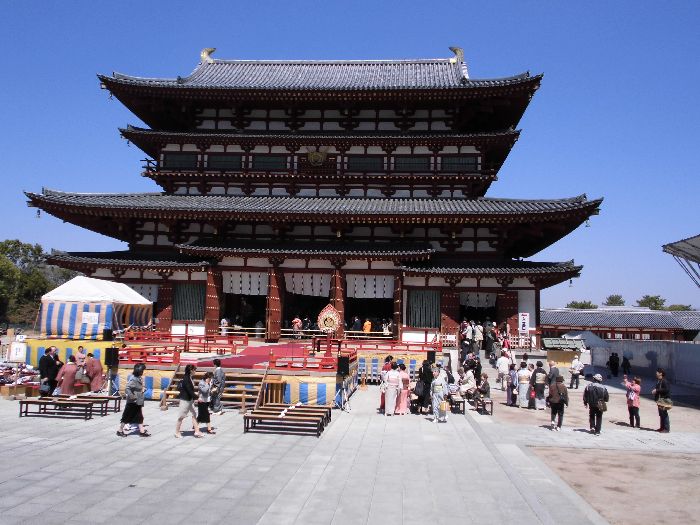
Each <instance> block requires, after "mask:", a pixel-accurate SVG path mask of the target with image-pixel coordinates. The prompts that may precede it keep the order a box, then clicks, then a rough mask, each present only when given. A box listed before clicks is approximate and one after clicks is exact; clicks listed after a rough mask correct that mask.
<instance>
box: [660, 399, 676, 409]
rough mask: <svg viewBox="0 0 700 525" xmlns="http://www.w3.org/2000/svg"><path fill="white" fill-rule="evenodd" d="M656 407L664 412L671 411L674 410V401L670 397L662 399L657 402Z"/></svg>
mask: <svg viewBox="0 0 700 525" xmlns="http://www.w3.org/2000/svg"><path fill="white" fill-rule="evenodd" d="M656 406H658V407H659V408H661V409H663V410H671V409H672V408H673V401H671V398H670V397H660V398H659V399H657V400H656Z"/></svg>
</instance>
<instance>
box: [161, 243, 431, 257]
mask: <svg viewBox="0 0 700 525" xmlns="http://www.w3.org/2000/svg"><path fill="white" fill-rule="evenodd" d="M308 244H310V245H311V244H312V243H308ZM175 247H176V248H177V249H178V250H180V253H183V254H188V255H193V256H200V257H213V258H217V259H222V258H224V257H284V258H289V259H305V260H311V259H343V260H369V261H423V260H426V259H428V258H430V256H431V254H433V253H434V252H435V250H434V249H432V248H425V249H406V250H400V249H395V248H394V249H392V248H387V249H385V250H384V249H382V248H381V245H380V244H377V245H376V247H375V248H374V249H366V250H353V249H351V248H346V249H342V248H338V249H334V248H324V247H323V246H322V245H318V244H317V245H315V246H313V247H309V248H305V247H304V244H302V243H299V247H297V248H275V247H274V246H273V245H269V246H261V247H260V248H253V247H244V246H242V247H231V248H227V247H217V246H192V245H188V244H179V245H176V246H175Z"/></svg>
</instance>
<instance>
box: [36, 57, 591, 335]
mask: <svg viewBox="0 0 700 525" xmlns="http://www.w3.org/2000/svg"><path fill="white" fill-rule="evenodd" d="M450 50H451V53H452V55H451V56H448V57H447V58H438V59H410V60H404V59H401V60H292V61H281V60H223V59H218V58H214V56H213V54H214V51H215V50H214V49H212V48H207V49H205V50H203V51H202V52H201V55H200V62H199V64H198V65H197V66H196V67H195V69H194V71H193V72H192V73H191V74H189V75H187V76H176V77H174V78H142V77H135V76H129V75H124V74H119V73H114V74H112V75H98V78H99V81H100V85H101V87H102V88H103V89H105V90H107V91H108V92H109V93H110V95H111V96H113V97H114V98H116V99H117V100H119V101H120V102H121V103H122V104H123V105H124V106H125V107H126V108H128V110H129V111H131V112H132V113H133V115H134V116H135V117H137V118H138V119H140V120H141V121H142V122H143V123H144V124H145V125H139V126H127V127H126V128H124V129H120V133H121V135H122V136H123V137H124V138H125V139H126V140H128V141H129V142H130V143H131V144H134V145H135V146H137V147H138V148H140V149H141V150H142V151H143V152H144V153H145V155H146V156H147V157H148V158H147V160H146V161H145V166H144V171H143V172H142V176H144V177H147V178H150V179H151V180H152V181H153V183H154V185H157V186H158V187H160V191H154V192H152V193H118V194H112V193H110V194H103V193H68V192H64V191H58V190H49V189H44V190H43V191H42V192H41V193H30V192H28V193H27V197H28V199H29V204H30V206H33V207H37V208H40V209H41V210H43V211H45V212H46V213H49V214H51V215H53V216H55V217H58V218H59V219H62V220H63V221H65V222H69V223H71V224H74V225H76V226H79V227H81V228H87V229H89V230H91V231H94V232H97V233H100V234H103V235H107V236H109V237H112V238H114V239H117V240H119V241H123V242H125V243H127V244H128V249H126V250H122V251H114V252H106V253H105V252H102V253H98V252H69V253H63V252H58V253H55V254H53V255H52V257H51V259H50V262H52V263H53V264H57V265H59V266H61V267H64V268H70V269H74V270H78V271H80V272H83V273H84V274H85V275H88V276H91V277H97V278H103V279H108V280H112V281H117V282H123V283H126V284H128V285H129V286H131V287H132V288H133V289H134V290H136V291H138V292H139V293H141V294H142V295H144V296H145V297H147V298H150V299H151V300H152V301H154V312H153V316H154V319H155V323H156V326H157V328H158V329H159V330H162V331H172V333H183V331H187V332H188V333H200V334H213V333H216V332H217V331H218V330H219V324H220V320H221V319H222V318H228V319H235V320H236V322H237V323H238V324H239V325H240V326H241V327H242V328H244V329H245V330H247V331H248V333H249V335H252V336H258V337H261V338H265V339H266V340H267V341H278V340H279V339H280V338H285V337H287V336H291V335H292V331H291V324H290V323H291V320H292V319H293V318H295V317H300V318H303V317H310V318H311V319H315V317H316V315H317V314H318V312H319V311H320V310H321V309H322V308H324V307H325V306H326V305H328V304H329V303H330V304H331V305H333V306H334V307H335V308H336V309H337V310H338V312H339V313H340V315H341V317H342V318H344V319H345V321H346V326H345V327H342V326H341V328H340V329H339V333H337V334H336V336H337V337H342V336H343V333H342V332H343V330H346V331H347V330H351V328H352V326H353V323H354V322H355V321H354V320H355V319H356V318H359V319H360V320H361V321H365V319H372V320H373V322H374V323H378V322H382V324H383V325H386V324H389V326H390V327H391V336H392V337H393V338H395V339H397V340H400V341H426V342H429V341H433V340H435V338H437V337H440V338H447V339H446V340H454V334H455V332H456V330H457V326H458V324H459V322H460V321H461V320H462V319H463V318H468V319H474V320H478V321H483V320H484V319H486V318H490V319H491V320H493V321H498V322H507V323H508V326H509V327H510V328H511V333H513V334H517V333H518V332H519V331H520V333H521V335H522V328H523V327H522V326H518V318H519V315H518V314H520V313H527V314H529V326H528V327H526V331H527V334H526V335H527V336H528V339H529V338H531V337H532V336H534V337H535V339H536V338H537V336H538V325H539V311H540V306H539V303H540V292H541V290H543V289H545V288H547V287H550V286H553V285H556V284H558V283H561V282H564V281H568V280H569V279H571V278H573V277H577V276H578V275H579V274H580V272H581V266H577V265H575V264H574V262H573V261H564V262H541V261H535V260H531V259H530V258H531V257H533V256H535V255H536V254H537V253H538V252H540V251H541V250H543V249H544V248H546V247H547V246H549V245H551V244H552V243H554V242H556V241H557V240H559V239H561V238H562V237H564V236H565V235H567V234H569V233H570V232H571V231H573V230H574V229H576V228H577V227H579V226H580V225H581V224H582V223H583V222H584V221H586V220H587V219H588V218H589V217H590V216H591V215H594V214H597V213H598V210H599V206H600V204H601V202H602V199H596V200H588V199H587V197H586V196H585V195H579V196H575V197H567V198H561V199H543V200H522V199H502V198H490V197H487V196H485V195H486V193H487V191H488V189H489V187H490V186H491V184H492V183H493V182H495V181H496V180H497V179H498V175H499V171H500V169H501V166H502V165H503V163H504V161H505V160H506V158H507V156H508V154H509V152H510V150H511V148H512V147H513V146H514V145H515V142H516V141H517V140H518V138H519V136H520V131H519V130H518V123H519V121H520V119H521V118H522V116H523V114H524V112H525V110H526V109H527V107H528V105H529V102H530V100H531V98H532V97H533V95H534V94H535V92H536V91H537V89H538V88H539V86H540V82H541V81H542V75H530V74H529V73H524V74H519V75H515V76H510V77H506V78H498V79H476V78H471V76H470V74H469V71H468V68H467V64H466V62H465V59H464V53H463V51H462V49H460V48H450ZM67 232H68V230H67ZM526 318H527V317H526ZM521 319H522V317H521ZM387 320H390V321H391V322H390V323H387Z"/></svg>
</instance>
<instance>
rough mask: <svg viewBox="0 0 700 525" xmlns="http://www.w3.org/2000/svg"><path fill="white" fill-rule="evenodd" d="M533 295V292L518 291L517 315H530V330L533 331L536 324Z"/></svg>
mask: <svg viewBox="0 0 700 525" xmlns="http://www.w3.org/2000/svg"><path fill="white" fill-rule="evenodd" d="M535 293H536V292H535V290H518V313H520V312H527V313H529V314H530V330H535V328H536V325H535V323H536V322H537V311H536V309H535V304H536V301H535Z"/></svg>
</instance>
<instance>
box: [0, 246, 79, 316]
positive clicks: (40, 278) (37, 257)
mask: <svg viewBox="0 0 700 525" xmlns="http://www.w3.org/2000/svg"><path fill="white" fill-rule="evenodd" d="M75 275H78V273H77V272H73V271H69V270H63V269H60V268H57V267H55V266H50V265H47V264H46V253H45V252H44V250H43V249H42V247H41V246H39V245H38V244H28V243H23V242H22V241H20V240H18V239H8V240H5V241H2V242H0V322H2V323H8V322H11V323H32V322H33V321H34V319H35V317H36V312H37V310H38V308H39V302H40V300H41V296H42V295H44V294H45V293H46V292H48V291H49V290H50V289H52V288H55V287H56V286H58V285H60V284H62V283H64V282H66V281H67V280H68V279H71V278H72V277H74V276H75Z"/></svg>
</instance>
